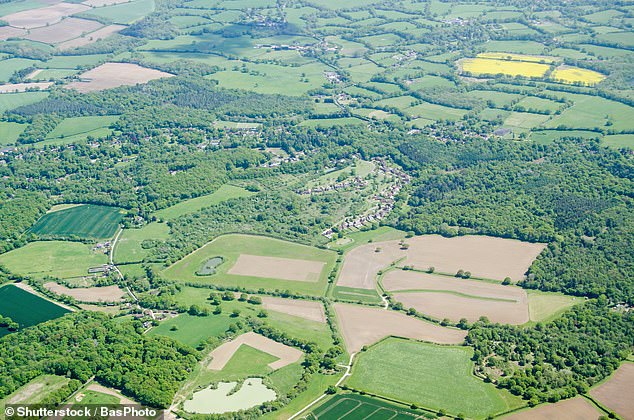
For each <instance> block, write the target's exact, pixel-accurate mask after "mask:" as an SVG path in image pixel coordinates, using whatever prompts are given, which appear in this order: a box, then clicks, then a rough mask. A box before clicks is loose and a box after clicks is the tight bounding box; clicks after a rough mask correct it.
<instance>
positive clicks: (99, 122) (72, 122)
mask: <svg viewBox="0 0 634 420" xmlns="http://www.w3.org/2000/svg"><path fill="white" fill-rule="evenodd" d="M118 119H119V117H118V116H109V115H104V116H98V117H72V118H66V119H65V120H63V121H62V122H61V123H59V124H58V125H57V126H56V127H55V128H54V129H53V131H51V132H50V133H48V135H47V136H46V139H47V140H52V139H63V138H66V137H71V136H77V135H80V134H85V135H87V136H88V135H90V134H91V133H93V132H94V131H96V130H98V129H100V128H107V127H108V126H110V125H111V124H113V123H114V122H115V121H117V120H118Z"/></svg>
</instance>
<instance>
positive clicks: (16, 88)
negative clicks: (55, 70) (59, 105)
mask: <svg viewBox="0 0 634 420" xmlns="http://www.w3.org/2000/svg"><path fill="white" fill-rule="evenodd" d="M52 84H53V82H37V83H9V84H6V85H0V93H11V92H25V91H26V90H27V89H41V90H44V89H48V88H49V86H51V85H52Z"/></svg>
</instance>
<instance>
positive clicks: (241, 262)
mask: <svg viewBox="0 0 634 420" xmlns="http://www.w3.org/2000/svg"><path fill="white" fill-rule="evenodd" d="M324 265H326V263H325V262H322V261H310V260H296V259H291V258H278V257H263V256H260V255H249V254H240V256H239V257H238V260H237V261H236V263H235V264H234V265H233V267H231V268H230V269H229V271H227V273H228V274H234V275H237V276H249V277H262V278H267V279H281V280H294V281H308V282H317V281H319V275H320V274H321V271H322V270H323V269H324Z"/></svg>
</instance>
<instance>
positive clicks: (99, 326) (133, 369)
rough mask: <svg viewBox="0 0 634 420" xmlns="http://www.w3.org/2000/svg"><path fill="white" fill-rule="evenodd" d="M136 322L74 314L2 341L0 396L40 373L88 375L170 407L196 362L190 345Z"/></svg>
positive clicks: (81, 378)
mask: <svg viewBox="0 0 634 420" xmlns="http://www.w3.org/2000/svg"><path fill="white" fill-rule="evenodd" d="M142 332H143V327H142V325H141V324H140V322H131V321H123V322H122V321H120V320H113V319H110V318H109V317H108V316H106V315H104V314H100V313H94V312H89V311H82V312H75V313H72V314H68V315H66V316H64V317H62V318H59V319H56V320H53V321H49V322H46V323H43V324H40V325H37V326H34V327H31V328H27V329H25V330H24V331H22V332H20V333H19V334H10V335H8V336H6V337H4V338H2V339H0V353H1V354H3V355H11V357H8V358H6V357H5V358H4V359H3V363H2V364H1V365H0V398H3V397H6V396H7V395H9V394H10V393H12V392H13V391H15V390H16V389H17V388H19V387H20V386H22V385H24V384H26V383H27V382H29V381H30V380H31V379H33V378H36V377H37V376H39V375H43V374H53V375H61V376H67V377H70V378H71V379H76V380H78V381H81V382H86V381H87V380H88V379H89V378H91V377H92V376H94V377H95V380H97V381H99V382H101V383H103V384H104V385H106V386H110V387H114V388H117V389H121V390H122V392H123V393H124V394H125V395H128V396H130V397H132V398H134V399H135V400H136V401H138V402H139V403H142V404H145V405H149V406H152V407H157V408H165V407H168V406H169V405H170V404H171V402H172V399H173V397H174V394H175V393H176V391H177V390H178V389H179V387H180V385H181V382H182V381H183V380H185V379H186V378H187V376H189V374H190V373H191V371H192V370H193V369H194V366H195V365H196V361H197V359H196V354H195V351H194V350H193V349H190V348H188V347H185V346H182V345H180V344H178V343H176V342H175V341H173V340H171V339H168V338H164V337H150V336H147V335H142Z"/></svg>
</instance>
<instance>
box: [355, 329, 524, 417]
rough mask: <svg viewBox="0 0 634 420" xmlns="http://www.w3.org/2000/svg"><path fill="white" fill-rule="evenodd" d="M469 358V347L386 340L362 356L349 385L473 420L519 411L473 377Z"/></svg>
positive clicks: (505, 396) (505, 397) (512, 400)
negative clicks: (472, 419) (513, 410)
mask: <svg viewBox="0 0 634 420" xmlns="http://www.w3.org/2000/svg"><path fill="white" fill-rule="evenodd" d="M471 354H472V351H471V350H470V349H469V348H467V347H449V346H437V345H433V344H427V343H420V342H414V341H408V340H403V339H396V338H388V339H386V340H384V341H382V342H380V343H378V344H376V345H375V346H373V347H371V348H370V349H368V350H367V351H365V352H363V353H361V354H360V355H359V356H358V359H357V360H356V362H355V363H354V366H353V368H352V376H351V377H350V379H348V380H347V381H346V385H348V386H350V387H352V388H354V389H358V390H362V391H366V392H369V393H372V394H377V395H381V396H385V397H389V398H394V399H396V400H398V401H403V402H407V403H413V404H416V405H418V406H419V407H425V408H430V409H433V410H439V409H441V408H442V409H445V410H447V412H448V413H451V414H453V415H458V414H462V415H464V416H467V417H469V418H484V417H486V416H488V415H494V414H498V413H502V412H504V411H507V410H509V409H512V408H515V407H519V406H521V405H522V404H523V403H522V401H521V399H519V398H517V397H513V396H512V395H511V394H510V393H508V392H507V391H501V390H498V389H496V388H495V386H494V385H492V384H487V383H484V381H482V380H481V379H479V378H476V377H475V376H473V374H472V370H473V362H471V360H470V358H471ZM386 372H389V374H387V375H386Z"/></svg>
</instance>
